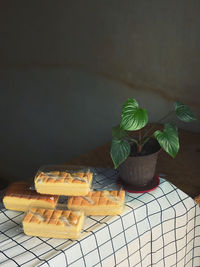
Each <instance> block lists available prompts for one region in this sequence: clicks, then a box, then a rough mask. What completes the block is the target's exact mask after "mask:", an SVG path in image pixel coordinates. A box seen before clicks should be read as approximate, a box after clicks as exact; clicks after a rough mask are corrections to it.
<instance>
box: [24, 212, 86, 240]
mask: <svg viewBox="0 0 200 267" xmlns="http://www.w3.org/2000/svg"><path fill="white" fill-rule="evenodd" d="M83 221H84V213H83V212H80V211H71V210H65V211H64V210H48V209H37V208H31V209H30V210H29V211H28V212H27V213H26V215H25V217H24V219H23V221H22V224H23V229H24V233H25V234H26V235H29V236H40V237H50V238H71V239H77V238H78V237H79V234H80V231H81V229H82V225H83Z"/></svg>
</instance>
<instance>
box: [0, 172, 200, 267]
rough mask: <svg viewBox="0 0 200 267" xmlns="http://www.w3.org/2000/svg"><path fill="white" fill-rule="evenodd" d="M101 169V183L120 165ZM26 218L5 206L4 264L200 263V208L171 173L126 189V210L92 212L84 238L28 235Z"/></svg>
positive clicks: (0, 223)
mask: <svg viewBox="0 0 200 267" xmlns="http://www.w3.org/2000/svg"><path fill="white" fill-rule="evenodd" d="M95 172H96V174H95V177H94V186H95V188H103V187H105V186H106V185H110V184H112V183H115V180H116V176H117V172H116V171H114V170H112V169H95ZM106 188H107V187H106ZM22 218H23V213H22V212H15V211H9V210H5V209H2V210H0V266H1V267H3V266H9V267H12V266H43V267H44V266H53V267H54V266H59V267H61V266H70V267H82V266H86V267H90V266H98V267H100V266H103V267H112V266H121V267H126V266H131V267H133V266H137V267H147V266H156V267H162V266H165V267H169V266H176V267H177V266H178V267H190V266H195V267H199V266H200V208H199V206H198V205H197V204H196V203H195V202H194V201H193V199H192V198H190V197H189V196H188V195H186V194H185V193H183V192H182V191H181V190H179V189H178V188H177V187H176V186H174V185H173V184H171V183H169V182H168V181H166V180H165V179H161V183H160V185H159V187H158V188H157V189H155V190H154V191H151V192H149V193H143V194H130V193H126V204H125V207H124V211H123V213H122V214H121V216H89V217H87V218H86V220H85V224H84V229H83V231H82V233H81V236H80V239H79V240H78V241H72V240H69V239H66V240H64V239H51V238H38V237H29V236H26V235H25V234H24V233H23V230H22V228H21V226H20V224H21V220H22Z"/></svg>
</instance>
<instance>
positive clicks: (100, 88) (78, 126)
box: [0, 69, 191, 180]
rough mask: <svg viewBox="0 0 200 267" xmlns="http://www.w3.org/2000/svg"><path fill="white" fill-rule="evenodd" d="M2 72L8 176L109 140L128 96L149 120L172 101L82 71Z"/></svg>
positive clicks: (2, 161)
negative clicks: (145, 112)
mask: <svg viewBox="0 0 200 267" xmlns="http://www.w3.org/2000/svg"><path fill="white" fill-rule="evenodd" d="M2 74H3V75H2V79H1V82H0V88H2V89H1V112H0V118H1V131H0V140H1V150H0V175H1V176H3V177H6V178H9V179H18V180H19V179H28V178H31V177H33V176H34V174H35V172H36V171H37V169H38V168H39V167H40V166H41V165H43V164H60V163H63V162H65V161H67V160H69V159H71V158H73V157H75V156H78V155H80V154H82V153H84V152H86V151H88V150H90V149H93V148H95V147H96V146H98V145H101V144H104V143H105V142H107V141H109V140H110V138H111V127H112V126H114V125H117V124H118V123H119V120H120V113H121V108H122V105H123V103H124V101H125V100H126V99H127V98H128V97H134V98H136V99H137V100H138V101H139V103H140V104H141V105H142V106H143V107H145V108H147V109H148V110H150V114H149V115H150V120H151V121H156V120H157V119H159V118H160V116H162V114H165V113H166V112H167V111H168V110H169V107H170V106H169V102H168V101H166V100H165V99H163V98H161V97H160V96H159V95H156V94H155V93H154V92H147V91H141V90H135V89H133V88H132V89H131V88H128V87H126V86H123V85H122V84H120V83H117V82H114V81H110V80H107V79H103V78H102V77H99V76H96V75H91V74H89V73H86V72H81V71H75V70H67V69H48V70H47V69H38V70H34V69H32V70H9V71H3V72H2ZM170 104H171V103H170ZM155 107H156V108H155ZM158 110H159V112H157V111H158ZM190 127H191V125H190Z"/></svg>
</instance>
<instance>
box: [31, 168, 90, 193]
mask: <svg viewBox="0 0 200 267" xmlns="http://www.w3.org/2000/svg"><path fill="white" fill-rule="evenodd" d="M92 176H93V174H92V172H90V171H76V172H75V171H74V172H68V171H49V172H39V173H38V174H37V175H36V177H35V188H36V190H37V192H38V193H42V194H55V195H63V196H82V195H86V194H88V192H89V191H90V186H91V183H92Z"/></svg>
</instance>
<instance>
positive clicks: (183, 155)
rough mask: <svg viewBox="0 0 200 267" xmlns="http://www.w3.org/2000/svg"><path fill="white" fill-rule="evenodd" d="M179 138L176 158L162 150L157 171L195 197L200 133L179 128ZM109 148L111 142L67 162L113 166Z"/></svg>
mask: <svg viewBox="0 0 200 267" xmlns="http://www.w3.org/2000/svg"><path fill="white" fill-rule="evenodd" d="M179 139H180V150H179V153H178V155H177V156H176V158H175V159H172V158H171V157H170V156H169V155H168V154H167V153H165V152H164V151H161V152H160V154H159V159H158V163H157V170H156V172H157V174H159V175H162V176H164V177H165V178H166V179H168V180H169V181H170V182H172V183H173V184H175V185H176V186H177V187H178V188H180V189H181V190H182V191H184V192H185V193H187V194H188V195H190V196H191V197H192V198H194V197H195V196H197V195H199V194H200V174H199V172H200V133H192V132H188V131H184V130H180V129H179ZM109 150H110V144H109V143H107V144H104V145H102V146H100V147H98V148H96V149H95V150H93V151H89V152H88V153H85V154H84V155H82V156H80V157H76V158H74V159H72V160H70V161H68V162H67V164H72V165H73V164H74V165H86V166H93V167H111V168H113V164H112V160H111V158H110V154H109Z"/></svg>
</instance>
